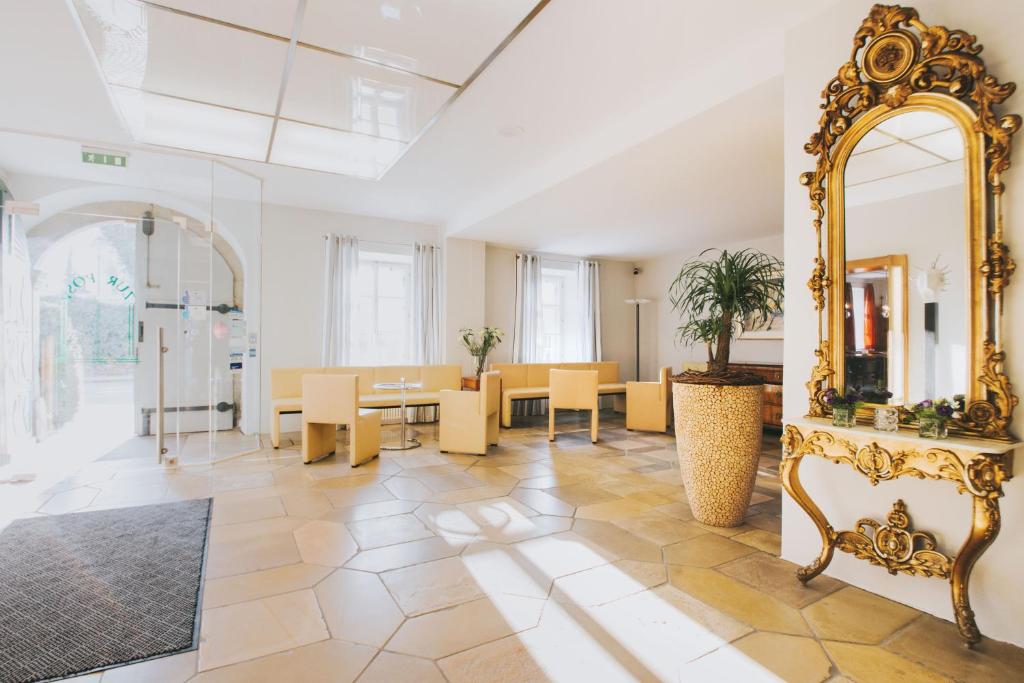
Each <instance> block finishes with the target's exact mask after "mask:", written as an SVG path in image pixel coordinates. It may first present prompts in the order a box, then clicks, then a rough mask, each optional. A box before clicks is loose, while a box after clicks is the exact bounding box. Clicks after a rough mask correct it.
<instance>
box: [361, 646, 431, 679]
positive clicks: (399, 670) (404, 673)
mask: <svg viewBox="0 0 1024 683" xmlns="http://www.w3.org/2000/svg"><path fill="white" fill-rule="evenodd" d="M404 682H408V683H445V680H444V676H442V675H441V671H440V670H439V669H438V668H437V665H436V664H434V663H433V662H431V661H430V660H428V659H420V658H418V657H409V656H408V655H399V654H395V653H393V652H381V653H380V654H378V655H377V657H376V658H375V659H374V660H373V661H372V662H370V666H368V667H366V671H364V672H363V675H362V676H360V677H359V683H404Z"/></svg>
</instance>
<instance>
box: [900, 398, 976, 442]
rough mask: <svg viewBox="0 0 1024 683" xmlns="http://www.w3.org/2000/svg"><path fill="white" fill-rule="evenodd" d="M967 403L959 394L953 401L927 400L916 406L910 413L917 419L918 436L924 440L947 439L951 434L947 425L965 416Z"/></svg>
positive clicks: (943, 399) (941, 399) (942, 399)
mask: <svg viewBox="0 0 1024 683" xmlns="http://www.w3.org/2000/svg"><path fill="white" fill-rule="evenodd" d="M965 402H966V401H965V398H964V395H963V394H957V395H956V396H954V397H953V400H952V401H951V400H949V399H946V398H937V399H935V400H931V399H926V400H924V401H921V402H920V403H918V404H917V405H915V406H914V407H913V408H911V409H910V411H911V412H912V413H914V415H915V416H916V417H917V433H918V435H919V436H920V437H921V438H922V439H945V438H946V436H948V434H949V430H948V428H947V423H948V422H949V420H951V419H959V418H960V417H962V416H963V412H964V408H965Z"/></svg>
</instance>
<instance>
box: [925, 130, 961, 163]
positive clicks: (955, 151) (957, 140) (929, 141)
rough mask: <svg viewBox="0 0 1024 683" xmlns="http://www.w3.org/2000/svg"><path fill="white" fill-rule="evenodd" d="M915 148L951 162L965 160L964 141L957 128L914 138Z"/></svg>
mask: <svg viewBox="0 0 1024 683" xmlns="http://www.w3.org/2000/svg"><path fill="white" fill-rule="evenodd" d="M914 146H915V147H921V148H922V149H926V150H928V151H929V152H931V153H932V154H938V155H939V156H940V157H942V158H943V159H947V160H949V161H954V160H957V159H963V158H964V139H963V136H961V135H960V131H959V130H957V129H956V128H950V129H949V130H944V131H941V132H938V133H932V134H931V135H924V136H921V137H919V138H914Z"/></svg>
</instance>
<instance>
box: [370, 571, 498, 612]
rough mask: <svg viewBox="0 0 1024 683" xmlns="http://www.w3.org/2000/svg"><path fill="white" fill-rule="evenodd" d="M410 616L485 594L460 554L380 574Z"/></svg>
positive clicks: (451, 605)
mask: <svg viewBox="0 0 1024 683" xmlns="http://www.w3.org/2000/svg"><path fill="white" fill-rule="evenodd" d="M380 577H381V579H382V580H383V581H384V584H385V585H386V586H387V588H388V590H389V591H390V592H391V595H393V596H394V598H395V601H396V602H398V606H399V607H401V608H402V611H403V612H405V614H406V615H407V616H417V615H419V614H424V613H426V612H432V611H434V610H437V609H442V608H445V607H453V606H455V605H458V604H460V603H463V602H468V601H470V600H475V599H476V598H480V597H483V596H484V592H483V590H482V589H481V588H480V586H479V584H477V582H476V579H475V578H474V575H473V574H472V573H470V572H469V570H468V569H467V568H466V566H465V565H464V564H463V562H462V558H460V557H448V558H444V559H441V560H435V561H433V562H427V563H425V564H418V565H414V566H411V567H404V568H402V569H394V570H392V571H389V572H384V573H383V574H381V575H380Z"/></svg>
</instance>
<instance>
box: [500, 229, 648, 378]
mask: <svg viewBox="0 0 1024 683" xmlns="http://www.w3.org/2000/svg"><path fill="white" fill-rule="evenodd" d="M547 256H549V257H551V258H558V259H563V260H573V257H571V256H558V255H554V254H547ZM600 263H601V352H602V357H603V359H604V360H614V361H618V362H619V376H620V378H621V379H622V380H623V381H625V380H626V379H632V377H633V362H634V361H633V359H634V356H635V353H634V336H633V309H632V307H631V306H628V305H627V304H626V303H624V300H625V299H629V298H632V297H633V296H634V294H633V292H634V288H633V264H632V263H626V262H623V261H607V260H601V261H600ZM486 266H487V274H486V281H487V285H486V303H487V306H486V324H487V325H493V326H496V327H500V328H501V329H503V330H505V332H506V335H505V341H504V342H502V344H501V346H499V347H498V348H497V349H496V350H495V351H494V353H493V354H492V355H491V358H490V362H495V363H507V362H510V361H511V360H512V332H513V328H514V327H515V303H516V252H515V250H512V249H506V248H504V247H498V246H494V245H487V252H486Z"/></svg>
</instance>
